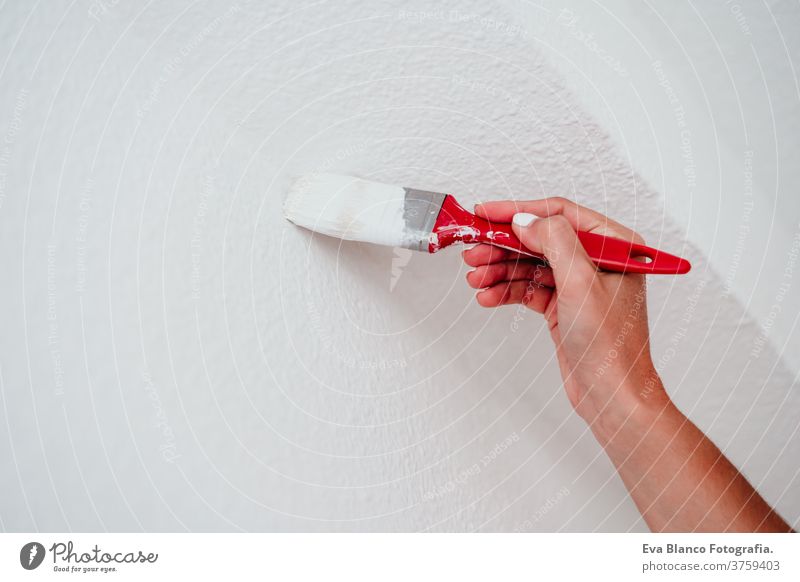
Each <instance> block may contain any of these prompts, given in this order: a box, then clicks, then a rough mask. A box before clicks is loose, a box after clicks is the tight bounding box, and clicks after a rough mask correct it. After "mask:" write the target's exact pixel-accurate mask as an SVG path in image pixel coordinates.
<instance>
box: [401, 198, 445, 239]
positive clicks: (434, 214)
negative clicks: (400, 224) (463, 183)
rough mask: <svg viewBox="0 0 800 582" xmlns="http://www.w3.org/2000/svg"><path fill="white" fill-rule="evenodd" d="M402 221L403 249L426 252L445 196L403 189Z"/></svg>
mask: <svg viewBox="0 0 800 582" xmlns="http://www.w3.org/2000/svg"><path fill="white" fill-rule="evenodd" d="M404 190H405V191H406V198H405V203H404V205H403V220H404V221H405V223H406V229H405V236H404V237H403V238H404V241H403V245H402V246H403V247H405V248H407V249H412V250H415V251H423V252H426V253H427V252H428V250H429V245H430V241H431V233H432V232H433V226H434V225H435V224H436V219H437V218H438V217H439V212H440V211H441V209H442V204H444V199H445V196H447V195H446V194H442V193H441V192H426V191H425V190H414V189H412V188H404Z"/></svg>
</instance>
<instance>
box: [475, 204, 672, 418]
mask: <svg viewBox="0 0 800 582" xmlns="http://www.w3.org/2000/svg"><path fill="white" fill-rule="evenodd" d="M475 213H476V214H477V215H478V216H481V217H483V218H486V219H487V220H490V221H492V222H512V228H513V229H514V232H515V233H516V235H517V237H518V238H519V239H520V241H521V242H522V243H523V244H524V245H525V246H526V247H528V248H529V249H530V250H532V251H534V252H537V253H540V254H543V255H544V256H545V257H546V258H547V262H548V264H549V266H542V265H541V264H540V263H538V262H537V261H536V260H534V259H531V258H530V257H525V256H523V255H520V254H517V253H514V252H512V251H508V250H504V249H500V248H497V247H493V246H490V245H483V244H482V245H477V246H476V247H473V248H471V249H469V250H467V251H465V252H464V253H463V257H464V261H465V262H466V263H467V264H468V265H470V266H472V267H475V270H473V271H471V272H470V273H468V275H467V282H468V283H469V284H470V286H472V287H473V288H476V289H482V290H481V291H480V292H479V293H478V294H477V296H476V298H477V301H478V303H480V304H481V305H482V306H484V307H497V306H499V305H508V304H512V303H521V304H524V305H525V306H527V307H528V308H530V309H532V310H534V311H536V312H539V313H542V314H544V316H545V319H546V320H547V323H548V326H549V328H550V335H551V337H552V339H553V343H554V344H555V348H556V354H557V357H558V363H559V366H560V368H561V375H562V377H563V379H564V387H565V389H566V392H567V396H568V397H569V400H570V402H571V403H572V406H573V407H574V408H575V410H576V411H577V412H578V414H579V415H580V416H581V417H583V418H584V419H585V420H586V421H587V422H588V423H589V424H590V425H592V427H593V429H598V430H603V429H607V430H610V431H613V430H615V428H616V426H617V425H618V424H619V423H620V422H622V421H624V419H625V418H626V417H627V416H628V415H630V414H631V413H632V412H633V410H635V409H636V408H637V407H638V405H639V404H642V403H648V404H650V403H653V404H655V405H656V406H658V405H663V404H664V403H665V402H666V400H667V397H666V394H665V392H664V390H663V387H662V385H661V382H660V380H659V379H658V375H657V374H656V371H655V368H654V366H653V363H652V360H651V358H650V342H649V331H648V326H647V305H646V301H645V277H644V275H637V274H620V273H610V272H603V271H598V270H597V269H596V268H595V265H594V263H592V261H591V259H589V257H588V256H587V255H586V252H585V251H584V249H583V247H582V246H581V244H580V242H579V240H578V238H577V236H576V234H575V231H576V230H583V231H588V232H594V233H597V234H602V235H606V236H613V237H617V238H621V239H624V240H627V241H632V242H636V243H639V244H644V241H643V240H642V238H641V237H640V236H639V235H638V234H636V233H635V232H633V231H632V230H630V229H628V228H626V227H624V226H622V225H621V224H619V223H617V222H614V221H613V220H610V219H608V218H606V217H605V216H603V215H602V214H599V213H597V212H594V211H593V210H589V209H588V208H584V207H582V206H579V205H577V204H575V203H573V202H570V201H569V200H565V199H563V198H547V199H544V200H533V201H528V202H515V201H504V202H488V203H486V204H481V205H478V206H476V207H475ZM537 217H539V218H538V219H537ZM512 219H513V220H512ZM604 432H605V431H604Z"/></svg>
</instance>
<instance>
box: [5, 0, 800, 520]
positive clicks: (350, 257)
mask: <svg viewBox="0 0 800 582" xmlns="http://www.w3.org/2000/svg"><path fill="white" fill-rule="evenodd" d="M163 4H164V3H153V4H150V5H141V4H139V3H128V2H118V3H114V2H110V1H108V2H105V3H102V2H83V3H75V4H68V3H60V4H57V5H53V4H51V5H49V6H48V7H46V8H43V7H38V8H36V7H32V6H29V5H27V4H22V3H20V4H19V5H14V6H9V5H4V6H3V7H2V9H1V10H2V12H0V27H1V29H0V32H1V33H2V34H0V43H1V46H2V50H0V54H3V55H7V60H6V61H5V62H4V64H3V65H0V67H1V68H0V83H2V86H3V87H4V90H3V92H2V93H0V132H4V133H5V136H4V137H3V136H2V134H0V139H4V143H3V146H4V149H3V151H2V152H0V153H2V155H1V156H0V177H2V180H0V204H1V205H0V233H1V234H0V236H2V243H3V244H2V245H0V261H2V265H3V266H4V267H5V268H4V272H5V273H6V282H5V284H4V285H3V286H2V301H0V317H2V321H3V322H4V326H3V333H2V334H0V341H1V342H2V344H0V380H1V382H0V389H1V390H2V399H0V407H2V414H0V419H2V421H3V424H4V425H5V429H6V430H5V431H3V432H4V434H6V435H7V437H3V438H0V460H1V462H2V465H1V466H2V467H3V468H4V470H3V471H0V492H1V493H2V494H1V495H0V518H2V527H4V528H5V529H11V530H20V529H22V530H27V529H43V530H64V529H73V530H97V529H103V528H105V529H109V530H138V529H144V530H183V529H191V530H237V529H244V530H290V531H291V530H304V531H307V530H320V531H330V530H359V531H373V530H426V529H427V530H434V531H442V530H457V531H463V530H504V531H509V530H515V529H521V530H545V531H552V530H564V531H573V530H580V531H585V530H614V531H625V530H629V529H633V530H641V529H643V528H644V526H643V524H642V522H641V520H640V519H639V517H638V514H637V512H636V510H635V508H634V506H633V505H632V504H631V502H630V501H629V500H628V498H627V495H626V493H625V490H624V488H623V487H622V485H621V483H620V482H619V480H618V479H617V477H616V476H615V473H614V471H613V469H612V467H611V466H610V464H609V462H608V461H607V460H606V458H605V457H604V456H603V454H602V451H601V450H600V449H599V448H598V447H597V445H596V444H595V443H594V442H593V440H592V438H591V435H590V434H588V433H587V431H586V429H585V427H584V425H583V424H582V422H581V421H580V420H579V419H577V418H576V417H575V415H574V414H572V413H571V412H570V410H569V405H568V403H567V401H566V398H565V397H564V395H563V393H562V391H561V387H560V384H559V377H558V371H557V369H556V366H555V365H554V361H553V358H552V349H551V346H550V342H549V338H548V337H547V332H546V329H545V328H544V326H543V325H542V324H541V321H540V320H539V318H538V317H534V315H532V314H530V313H527V312H524V311H519V310H517V309H516V308H514V307H508V308H504V309H500V310H495V311H485V310H481V309H480V308H478V307H477V305H476V304H475V303H474V301H473V300H472V293H471V291H469V290H468V289H467V288H466V285H465V283H464V280H463V279H464V275H465V272H466V270H465V268H464V267H463V266H462V265H461V263H460V261H459V256H458V253H457V252H456V251H451V252H443V253H441V254H439V255H435V256H425V255H418V254H414V255H409V254H408V253H405V252H403V251H394V250H392V249H384V248H375V247H369V246H365V245H359V244H353V243H339V242H338V241H335V240H331V239H325V238H322V237H312V236H310V235H309V233H307V232H304V231H301V230H299V229H297V228H295V227H293V226H292V225H290V224H288V223H286V222H285V221H284V220H283V218H282V216H281V203H282V200H283V197H284V195H285V192H286V188H287V186H288V184H289V183H290V182H291V179H292V177H293V176H297V175H299V174H302V173H305V172H309V171H314V170H318V169H330V170H333V171H337V172H343V173H355V174H359V175H362V176H366V177H372V178H375V179H381V180H387V181H393V182H400V183H404V184H408V185H414V186H419V187H425V188H431V189H444V190H453V191H455V192H456V193H457V194H458V197H459V199H460V200H462V201H463V202H465V203H472V202H475V201H477V200H479V199H489V198H507V197H516V198H527V197H537V196H545V195H551V194H562V195H568V196H571V197H573V198H574V199H576V200H578V201H579V202H581V203H584V204H587V205H591V206H593V207H595V208H597V209H599V210H602V211H605V212H608V213H609V214H612V215H614V216H616V217H618V218H620V219H621V220H623V221H625V222H627V223H629V224H631V225H632V226H634V227H635V228H637V229H639V230H641V231H642V232H643V233H644V234H645V235H646V237H647V238H648V240H649V242H651V243H653V244H657V245H659V246H662V247H663V248H665V249H668V250H671V251H673V252H677V253H681V254H684V255H686V256H688V257H690V258H691V259H692V260H693V262H694V265H695V268H694V270H693V271H692V273H691V274H690V275H688V276H686V277H681V278H661V279H655V278H654V279H652V280H651V283H652V284H651V289H652V293H651V297H652V299H651V320H652V325H653V333H654V355H655V357H656V360H657V362H658V364H659V367H660V369H661V371H662V373H663V375H664V377H665V380H666V382H667V384H668V385H669V388H670V392H671V393H672V394H673V396H674V397H675V399H676V400H677V401H678V402H679V404H680V405H681V406H682V408H683V409H684V410H685V411H686V412H687V413H688V414H689V415H690V416H691V417H692V418H693V419H694V420H695V421H696V422H698V424H700V425H701V426H702V427H703V428H704V429H706V430H707V431H708V432H709V434H710V435H711V436H712V437H713V438H714V440H715V442H717V443H718V444H719V445H720V446H721V447H722V448H723V449H725V451H726V452H727V453H728V454H729V455H730V456H731V458H732V459H733V460H734V462H736V463H737V464H738V465H739V466H740V467H742V469H743V470H744V471H745V473H746V474H747V475H748V477H750V478H751V479H752V480H753V482H754V483H755V484H756V485H757V486H758V487H759V488H760V489H761V491H762V492H763V493H764V494H765V496H766V497H767V498H768V500H769V501H771V502H773V503H775V504H776V505H777V507H778V508H779V510H780V511H781V512H782V513H783V515H784V516H785V517H787V518H788V519H789V520H791V521H793V522H794V523H797V519H798V516H800V495H798V492H799V491H800V484H798V479H797V465H796V459H797V458H799V457H800V437H799V436H798V435H797V422H796V419H797V414H798V410H800V402H798V395H797V392H796V390H793V389H792V387H793V381H794V374H793V371H792V370H793V368H792V367H791V366H789V365H787V364H786V363H784V362H783V360H782V359H781V357H780V356H779V354H778V352H777V351H776V350H775V349H774V348H773V344H772V343H770V342H765V343H764V346H763V348H761V349H760V350H759V351H757V352H754V349H753V347H754V341H755V338H757V337H758V333H759V331H758V321H757V317H758V316H757V315H756V316H755V317H754V316H753V315H751V313H750V312H749V311H748V309H747V308H745V307H743V306H742V305H743V303H742V302H741V300H740V299H739V298H738V297H737V296H736V295H735V294H734V293H729V292H726V282H725V279H724V275H723V276H720V274H719V271H718V270H717V269H716V267H715V266H714V265H715V263H714V262H713V261H714V259H713V256H714V251H713V248H712V247H713V245H710V246H709V245H708V244H707V242H708V241H705V240H704V239H702V237H699V236H696V232H695V230H694V229H692V228H691V224H694V222H696V221H697V222H703V221H705V222H709V221H711V220H712V219H711V218H709V216H708V215H706V214H704V212H705V210H704V209H705V208H706V206H705V202H704V201H703V200H704V199H703V196H702V193H701V192H700V191H699V190H698V191H697V192H695V194H694V197H693V198H692V200H697V205H696V206H695V205H692V206H691V212H690V213H689V214H688V215H687V216H689V217H690V218H691V220H689V219H687V218H686V217H685V216H682V215H678V214H677V213H675V212H674V208H673V206H674V204H673V202H671V200H672V198H671V197H670V190H668V189H667V188H665V187H664V186H663V184H662V183H661V182H658V181H654V180H652V179H651V178H650V174H649V171H650V170H649V169H648V167H645V166H646V163H645V162H644V161H642V159H639V158H640V157H641V156H639V157H636V156H634V155H633V153H638V152H639V151H640V149H639V148H642V147H643V144H646V143H648V140H646V139H639V138H637V140H636V141H635V143H636V144H637V145H636V147H635V148H633V147H631V145H630V143H627V147H624V146H625V144H626V142H622V141H620V139H621V138H626V137H627V136H628V135H629V133H628V132H632V131H633V129H632V128H629V127H627V126H625V125H624V124H619V125H618V126H616V127H612V126H611V125H609V124H608V119H607V117H604V116H603V115H601V114H600V113H599V112H601V111H603V110H604V107H605V108H606V109H608V106H607V103H605V102H603V101H602V99H600V98H599V97H597V98H595V99H591V98H587V96H586V94H584V93H582V92H581V89H580V83H579V82H578V81H576V78H578V77H579V76H580V74H579V73H580V72H583V73H585V72H592V74H594V75H597V76H600V77H603V76H604V75H603V74H602V68H600V67H599V66H598V65H597V64H596V63H593V62H592V61H591V60H587V61H586V62H584V63H578V64H577V65H576V68H575V71H577V72H575V73H573V74H569V73H565V70H564V68H563V67H562V64H560V63H559V62H558V58H557V57H554V52H553V51H552V50H550V49H549V48H548V46H547V45H548V43H549V44H552V43H551V42H550V40H552V39H550V37H549V36H548V34H546V31H547V30H558V26H563V25H561V24H559V23H558V21H557V19H558V17H559V11H558V9H557V7H556V6H551V5H549V4H548V5H544V6H543V7H540V8H535V7H533V6H532V5H521V4H501V3H495V2H489V3H486V2H476V1H469V2H462V3H459V4H458V5H457V6H458V7H457V8H453V7H452V6H446V7H442V8H431V6H430V4H428V3H422V2H402V3H399V2H394V3H391V2H370V3H366V2H354V1H351V2H337V3H324V2H316V3H311V2H304V3H300V2H273V3H270V4H269V5H268V6H265V5H263V3H258V2H244V1H242V2H239V3H234V4H229V3H222V2H200V3H189V2H171V3H169V5H168V6H167V5H163ZM531 11H533V12H531ZM596 24H597V26H598V27H601V26H602V29H603V30H605V26H606V25H605V24H602V22H601V21H596ZM675 30H676V34H681V33H682V30H683V29H678V28H676V29H675ZM556 36H558V35H556ZM560 36H561V37H563V38H561V40H562V41H564V42H565V43H566V44H567V45H569V42H567V41H568V40H569V37H568V36H567V35H565V34H562V35H560ZM698 42H699V41H698ZM559 50H560V51H561V54H566V52H564V50H565V49H559ZM558 52H559V51H556V54H558ZM664 62H667V61H666V57H665V60H664ZM631 66H632V65H631ZM672 74H674V75H675V76H676V79H677V78H679V77H680V74H679V72H677V71H676V72H675V73H672ZM642 82H643V84H644V85H647V83H644V81H642ZM675 82H676V83H677V82H678V81H677V80H676V81H675ZM650 85H654V82H653V81H651V82H650ZM655 86H656V88H657V89H658V86H657V85H655ZM642 90H644V89H642ZM650 90H653V87H650ZM658 90H661V89H658ZM786 98H787V99H790V98H791V96H789V97H786ZM648 99H655V98H653V97H648ZM789 105H790V104H789ZM789 105H787V107H789ZM654 106H655V105H654ZM665 131H666V130H665ZM694 135H697V139H700V137H701V136H703V135H705V130H703V131H701V130H699V129H698V130H697V132H696V133H695V134H694ZM630 139H631V141H634V140H633V137H631V138H630ZM662 139H663V140H664V143H673V142H672V141H671V140H674V135H672V134H669V135H663V136H662V135H661V134H658V132H656V138H655V139H654V140H653V141H654V143H660V140H662ZM620 143H622V144H623V146H622V147H621V146H620ZM793 143H795V144H796V142H793ZM643 151H644V150H643ZM780 151H784V150H783V149H781V150H780ZM659 155H660V156H661V157H660V158H657V159H664V160H667V159H669V158H668V156H666V155H665V154H664V153H663V152H661V153H660V154H659ZM759 159H760V158H759ZM785 168H786V164H781V165H780V171H781V172H784V171H788V170H785ZM663 175H664V177H665V178H664V179H665V180H667V176H669V175H670V172H668V171H666V170H665V171H664V172H663ZM782 175H783V174H781V176H782ZM788 175H790V176H791V175H792V174H788ZM670 179H671V178H670ZM665 183H666V182H665ZM779 194H780V193H779ZM784 197H785V194H782V195H779V196H777V198H776V199H780V200H782V199H783V198H784ZM788 211H789V210H788V207H787V209H786V212H788ZM780 214H783V212H782V213H780ZM715 219H716V218H715ZM717 222H718V223H722V222H723V221H722V219H720V220H718V221H717ZM754 224H755V221H754ZM758 224H759V225H760V223H758ZM754 228H755V227H754ZM758 228H762V227H761V226H758ZM687 233H688V234H689V236H687ZM769 233H770V231H769V230H768V229H766V230H761V231H758V232H754V238H756V237H755V235H756V234H758V236H767V235H769ZM714 240H716V239H714ZM712 243H713V241H712ZM709 256H711V257H712V261H711V262H709V260H707V257H709ZM770 269H772V267H770ZM768 274H771V275H775V273H774V271H772V270H770V271H769V273H768ZM764 276H767V275H766V274H765V275H764ZM748 307H749V306H748ZM787 309H788V308H787ZM794 315H796V314H792V316H794Z"/></svg>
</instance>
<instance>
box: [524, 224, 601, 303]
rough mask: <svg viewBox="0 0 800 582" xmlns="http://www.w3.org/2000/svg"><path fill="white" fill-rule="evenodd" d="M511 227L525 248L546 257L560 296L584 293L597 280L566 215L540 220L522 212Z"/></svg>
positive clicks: (590, 262) (594, 271)
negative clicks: (569, 292) (567, 291)
mask: <svg viewBox="0 0 800 582" xmlns="http://www.w3.org/2000/svg"><path fill="white" fill-rule="evenodd" d="M511 228H512V229H513V231H514V234H516V235H517V238H519V240H520V242H522V244H523V245H525V246H526V247H527V248H529V249H530V250H532V251H534V252H536V253H541V254H543V255H544V256H545V258H546V259H547V262H548V263H549V264H550V267H551V268H552V269H553V277H554V278H555V281H556V288H557V289H558V290H559V293H562V294H563V292H564V291H565V290H570V289H576V290H577V289H580V290H584V289H586V287H587V286H588V285H589V284H590V283H591V281H592V280H593V279H594V276H595V273H596V272H597V270H596V268H595V266H594V263H592V260H591V259H590V258H589V256H588V255H587V254H586V250H584V248H583V245H582V244H581V242H580V240H578V235H577V234H576V233H575V229H574V228H572V225H571V224H570V223H569V221H567V219H566V218H564V217H563V216H559V215H555V216H550V217H548V218H539V219H537V217H536V216H534V215H533V214H528V213H525V212H520V213H517V214H515V215H514V218H513V220H512V222H511Z"/></svg>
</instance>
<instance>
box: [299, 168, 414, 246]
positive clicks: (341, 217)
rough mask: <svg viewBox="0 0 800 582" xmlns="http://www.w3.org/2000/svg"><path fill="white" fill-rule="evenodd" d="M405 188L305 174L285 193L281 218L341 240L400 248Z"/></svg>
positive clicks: (404, 235)
mask: <svg viewBox="0 0 800 582" xmlns="http://www.w3.org/2000/svg"><path fill="white" fill-rule="evenodd" d="M405 194H406V192H405V189H404V188H403V187H402V186H395V185H391V184H381V183H380V182H372V181H370V180H362V179H361V178H356V177H353V176H343V175H339V174H309V175H306V176H303V177H302V178H300V179H299V180H297V181H296V182H295V183H294V185H293V186H292V187H291V189H290V190H289V195H288V196H287V198H286V203H285V204H284V209H283V210H284V215H285V216H286V218H288V219H289V220H290V221H292V222H293V223H295V224H296V225H298V226H302V227H303V228H307V229H309V230H312V231H314V232H317V233H320V234H324V235H327V236H333V237H336V238H341V239H345V240H353V241H361V242H368V243H373V244H380V245H388V246H402V245H403V242H404V240H405V238H406V233H405V222H404V220H403V205H404V203H405Z"/></svg>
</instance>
